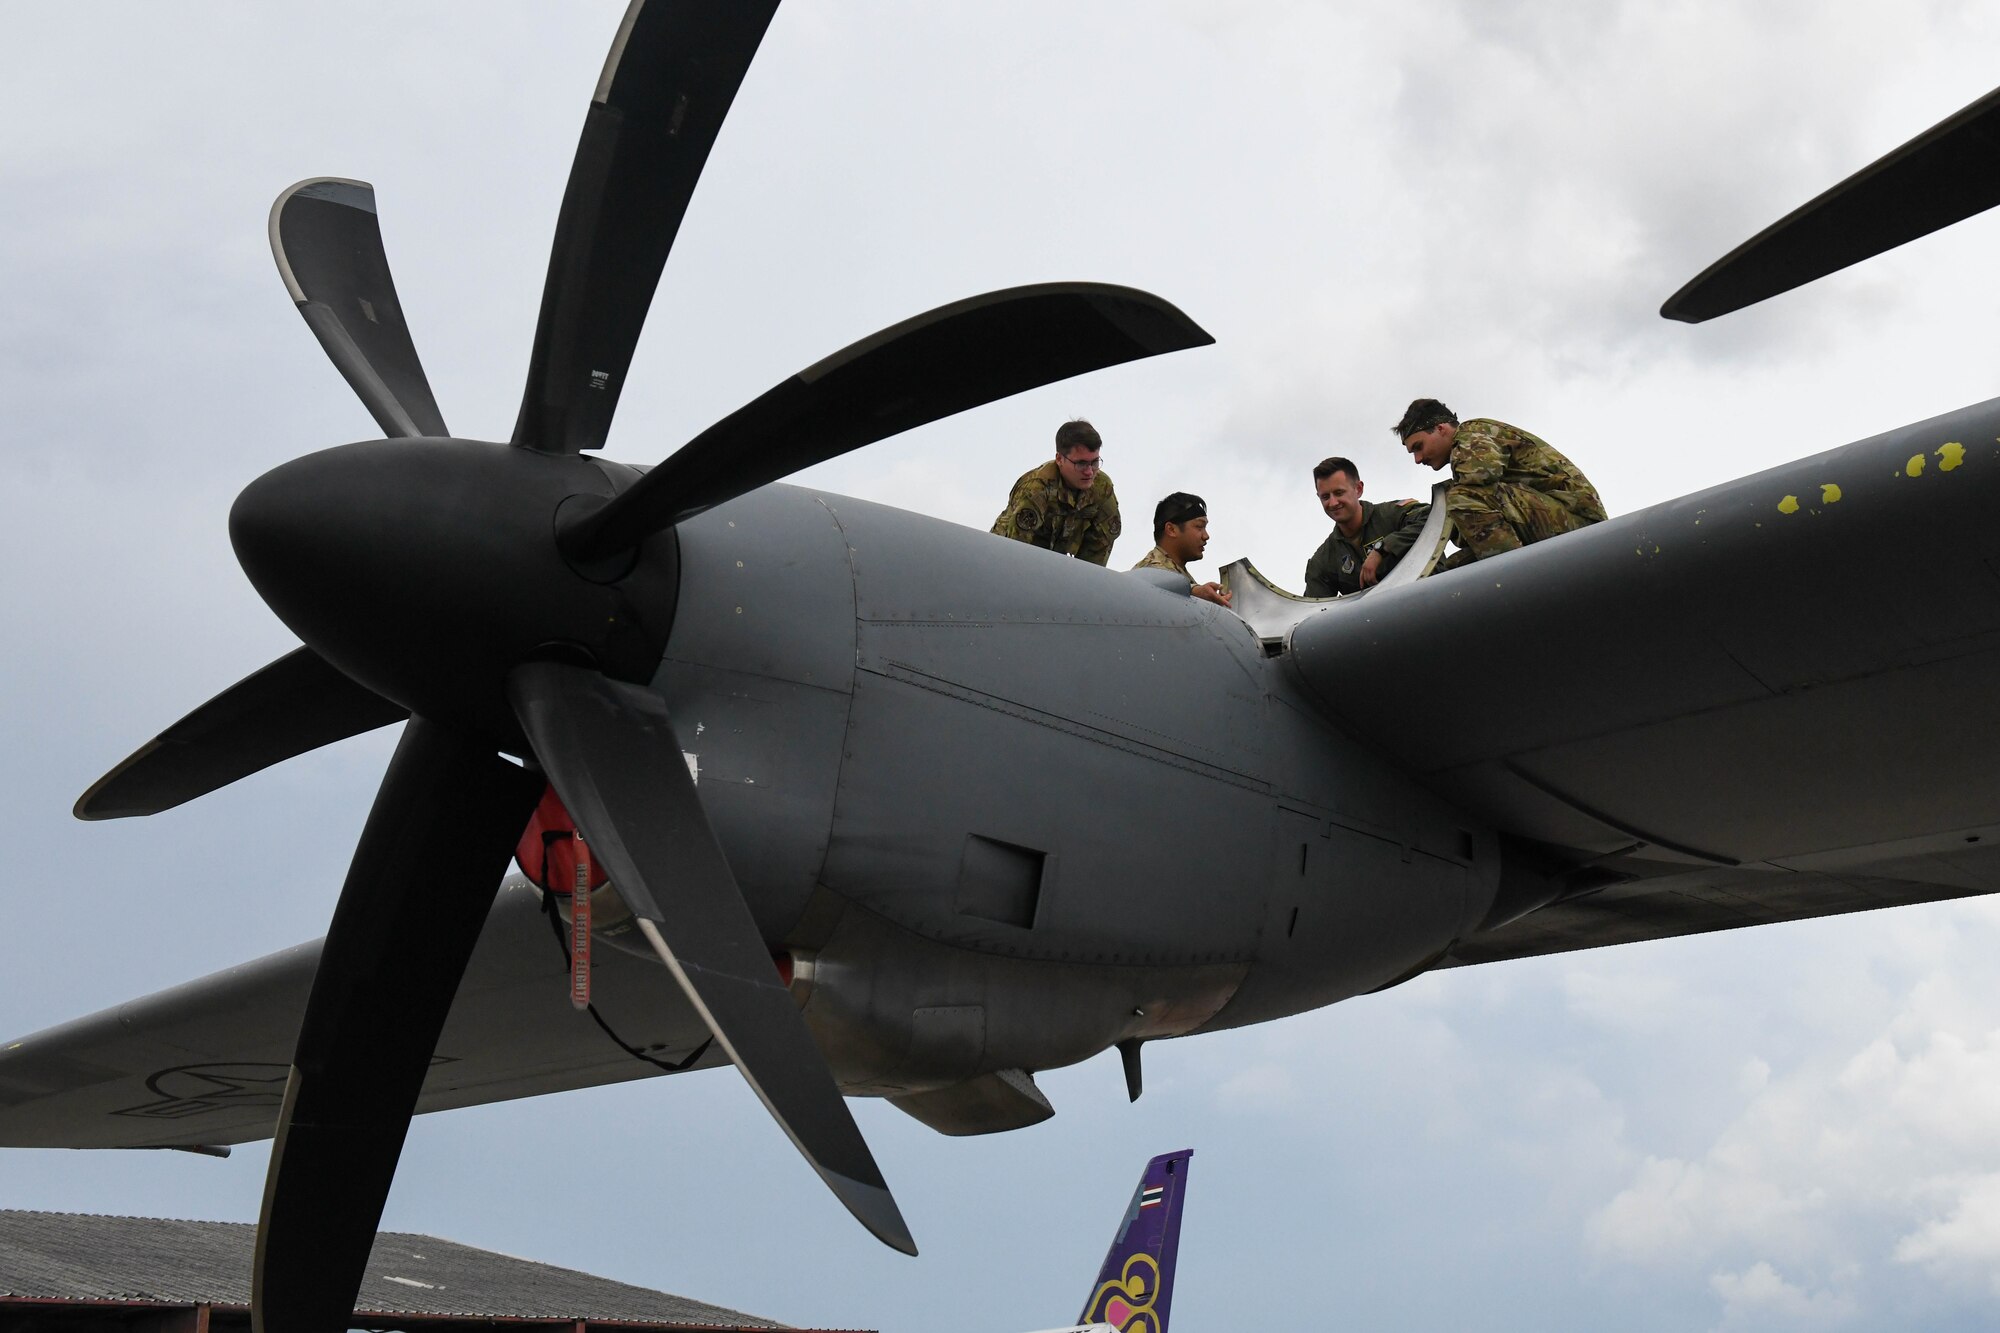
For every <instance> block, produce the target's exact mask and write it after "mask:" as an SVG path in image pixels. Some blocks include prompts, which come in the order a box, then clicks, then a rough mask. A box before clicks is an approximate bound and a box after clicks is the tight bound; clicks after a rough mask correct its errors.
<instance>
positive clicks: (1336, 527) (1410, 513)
mask: <svg viewBox="0 0 2000 1333" xmlns="http://www.w3.org/2000/svg"><path fill="white" fill-rule="evenodd" d="M1313 489H1314V490H1315V491H1317V492H1318V493H1319V505H1320V508H1321V509H1324V510H1325V511H1326V516H1327V517H1328V518H1330V519H1332V520H1333V531H1332V532H1330V533H1328V534H1327V538H1326V540H1325V541H1324V542H1321V543H1320V548H1319V549H1318V550H1317V551H1314V552H1313V554H1312V559H1310V560H1308V561H1306V596H1308V597H1339V596H1343V595H1345V594H1347V593H1353V592H1360V591H1361V590H1362V589H1363V588H1367V587H1372V586H1373V585H1374V583H1375V581H1376V580H1377V579H1379V578H1381V577H1382V576H1383V575H1384V574H1387V573H1388V572H1389V570H1390V569H1391V568H1392V567H1393V566H1394V565H1395V563H1396V562H1397V561H1398V560H1401V559H1402V558H1403V557H1404V556H1405V555H1407V554H1408V553H1409V550H1410V547H1411V546H1413V545H1415V544H1416V540H1417V537H1418V535H1419V534H1420V533H1422V532H1423V530H1424V520H1425V519H1427V518H1429V517H1430V512H1431V507H1430V506H1429V505H1427V504H1422V503H1420V502H1418V501H1416V500H1391V501H1390V502H1389V503H1387V504H1379V505H1378V504H1374V503H1372V502H1370V501H1367V500H1364V499H1362V498H1361V489H1362V487H1361V470H1360V469H1359V468H1357V467H1355V466H1354V464H1353V462H1352V461H1350V460H1348V459H1345V458H1328V459H1325V460H1324V461H1322V462H1321V463H1320V464H1319V466H1318V467H1315V468H1314V469H1313Z"/></svg>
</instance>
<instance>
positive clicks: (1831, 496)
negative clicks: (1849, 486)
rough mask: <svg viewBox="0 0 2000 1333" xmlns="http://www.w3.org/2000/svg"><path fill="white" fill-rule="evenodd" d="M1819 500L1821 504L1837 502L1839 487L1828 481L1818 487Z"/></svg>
mask: <svg viewBox="0 0 2000 1333" xmlns="http://www.w3.org/2000/svg"><path fill="white" fill-rule="evenodd" d="M1819 502H1820V503H1821V504H1829V505H1830V504H1838V503H1839V502H1840V487H1838V486H1836V485H1834V484H1833V483H1832V482H1830V481H1829V482H1828V483H1827V484H1826V485H1824V486H1822V487H1820V488H1819Z"/></svg>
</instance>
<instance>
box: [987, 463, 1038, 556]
mask: <svg viewBox="0 0 2000 1333" xmlns="http://www.w3.org/2000/svg"><path fill="white" fill-rule="evenodd" d="M1042 519H1043V514H1042V507H1041V505H1040V503H1039V498H1038V497H1037V496H1036V494H1035V488H1034V487H1033V486H1031V485H1030V484H1029V482H1028V478H1027V477H1023V478H1021V480H1019V481H1017V482H1015V483H1014V489H1013V490H1012V491H1011V492H1009V493H1008V496H1007V507H1006V508H1005V509H1002V510H1001V511H1000V517H998V518H996V519H994V520H993V535H994V536H996V537H1007V538H1010V539H1012V540H1014V541H1017V542H1031V543H1032V542H1033V541H1034V540H1035V538H1036V537H1037V536H1038V535H1040V533H1041V530H1042Z"/></svg>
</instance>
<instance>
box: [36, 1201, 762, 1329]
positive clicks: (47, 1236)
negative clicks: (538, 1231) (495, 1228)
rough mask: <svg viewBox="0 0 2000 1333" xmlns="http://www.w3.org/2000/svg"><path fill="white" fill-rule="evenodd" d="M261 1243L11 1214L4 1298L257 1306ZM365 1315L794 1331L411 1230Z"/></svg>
mask: <svg viewBox="0 0 2000 1333" xmlns="http://www.w3.org/2000/svg"><path fill="white" fill-rule="evenodd" d="M256 1236H257V1228H256V1227H255V1226H253V1225H251V1224H250V1223H247V1222H196V1221H186V1220H180V1219H174V1218H155V1217H107V1216H100V1215H96V1214H89V1213H42V1212H28V1211H23V1210H16V1209H0V1296H10V1297H15V1298H18V1299H30V1300H37V1299H38V1300H79V1301H82V1300H88V1301H102V1300H133V1301H149V1302H159V1303H162V1304H168V1305H238V1306H247V1305H248V1304H249V1303H250V1260H251V1254H252V1251H253V1249H254V1246H255V1242H256ZM356 1308H357V1309H359V1310H362V1311H367V1312H371V1313H381V1314H434V1315H475V1316H481V1315H485V1316H499V1317H514V1318H523V1317H526V1318H549V1319H603V1320H623V1321H629V1322H652V1323H660V1324H666V1325H676V1324H677V1325H683V1326H687V1325H693V1326H701V1325H708V1326H711V1327H712V1326H715V1325H722V1326H725V1327H731V1328H735V1327H741V1328H783V1327H785V1326H784V1325H782V1324H778V1323H776V1322H774V1321H772V1320H769V1319H761V1318H759V1317H757V1316H756V1315H749V1314H744V1313H742V1312H741V1311H739V1310H730V1309H726V1308H724V1307H722V1306H719V1305H709V1304H707V1303H706V1302H703V1301H695V1300H689V1299H688V1298H687V1297H685V1296H676V1295H673V1294H672V1293H670V1292H664V1291H654V1290H652V1289H651V1288H648V1287H635V1286H632V1285H630V1284H628V1283H624V1282H614V1281H612V1280H611V1279H609V1278H602V1277H595V1276H593V1275H591V1274H589V1273H580V1272H578V1271H576V1270H575V1269H572V1268H558V1267H556V1266H555V1265H553V1264H543V1263H536V1262H535V1261H533V1260H531V1259H516V1258H513V1257H511V1256H509V1255H504V1254H495V1253H493V1252H492V1251H490V1250H479V1249H474V1248H473V1247H471V1246H469V1245H460V1244H458V1243H457V1242H456V1241H449V1240H440V1239H438V1238H437V1237H435V1236H420V1235H416V1234H413V1233H410V1232H400V1231H385V1232H383V1233H382V1234H380V1235H378V1236H377V1237H376V1238H375V1250H374V1253H373V1254H371V1255H370V1256H369V1259H368V1272H367V1276H366V1277H365V1278H364V1279H363V1280H362V1283H361V1294H360V1299H359V1300H358V1301H357V1302H356Z"/></svg>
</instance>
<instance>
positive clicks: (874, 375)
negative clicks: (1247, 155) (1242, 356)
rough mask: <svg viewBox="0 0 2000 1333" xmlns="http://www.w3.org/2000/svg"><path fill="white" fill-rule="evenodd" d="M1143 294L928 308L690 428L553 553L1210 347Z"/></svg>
mask: <svg viewBox="0 0 2000 1333" xmlns="http://www.w3.org/2000/svg"><path fill="white" fill-rule="evenodd" d="M1214 341H1215V339H1213V338H1211V337H1210V336H1209V335H1208V334H1207V332H1205V331H1204V330H1203V329H1202V328H1201V326H1199V325H1198V324H1196V323H1195V322H1194V321H1193V320H1191V319H1189V318H1188V317H1187V316H1186V315H1184V314H1182V313H1181V312H1180V311H1179V310H1177V309H1175V308H1174V307H1173V306H1171V305H1169V304H1167V303H1166V302H1165V301H1162V300H1161V299H1160V298H1159V297H1157V296H1153V295H1151V294H1150V293H1147V292H1142V291H1135V290H1134V289H1132V288H1130V287H1111V286H1106V285H1104V284H1102V283H1093V282H1053V283H1042V284H1038V285H1036V286H1031V287H1010V288H1008V289H1006V290H1004V291H997V292H988V293H986V294H985V295H984V296H975V297H972V298H970V299H969V300H964V301H958V302H954V303H953V304H951V305H946V306H939V307H938V308H937V309H936V310H932V311H929V312H927V313H925V314H921V315H918V316H917V317H915V318H914V319H907V320H904V321H903V322H902V323H901V324H897V325H894V326H892V327H890V328H886V329H883V330H882V331H881V332H880V333H877V334H875V335H873V336H872V337H867V338H863V339H862V340H861V341H860V342H857V343H855V344H853V345H852V346H850V347H846V348H843V349H842V350H840V351H838V352H835V353H834V354H833V355H832V356H830V357H828V358H826V359H825V360H824V361H821V362H820V363H819V364H818V365H814V366H808V367H807V368H806V369H804V370H802V371H800V372H799V373H798V374H796V375H794V376H792V377H791V378H790V379H788V380H786V381H785V382H784V383H782V384H780V385H778V386H777V387H776V388H774V389H771V390H770V391H769V392H767V393H765V394H763V395H762V396H760V397H759V398H757V399H756V400H755V401H754V402H751V403H749V404H747V405H745V406H743V407H741V408H738V409H737V410H736V411H735V412H733V413H731V414H730V415H729V416H726V417H724V418H723V419H722V420H721V421H718V422H716V423H715V424H714V425H713V426H710V427H709V428H708V429H707V430H705V431H703V432H702V433H701V434H699V435H697V436H695V438H694V439H692V440H690V441H689V442H688V443H687V444H685V445H683V446H682V447H681V449H680V450H679V451H678V452H676V453H675V454H674V455H673V457H671V458H669V459H667V460H666V461H665V462H663V463H661V464H660V465H659V466H658V467H656V468H654V469H653V470H652V471H650V472H648V473H647V474H646V475H645V476H644V477H642V478H640V479H639V480H638V481H637V482H635V483H634V484H633V485H632V486H631V487H630V488H629V489H627V490H626V491H624V492H623V493H622V494H620V495H619V496H618V497H617V498H616V499H614V500H612V501H610V502H609V503H608V504H606V505H604V506H603V507H601V508H599V509H597V510H596V511H594V512H590V511H583V512H582V513H581V516H580V517H579V518H578V519H577V520H576V521H575V522H574V523H573V525H570V526H566V527H565V529H564V531H563V534H562V537H563V546H564V549H565V550H567V551H569V552H570V554H571V555H572V556H575V557H580V558H586V559H588V558H596V557H601V556H605V555H609V554H611V553H613V552H615V551H621V550H625V549H628V548H630V547H631V546H634V545H636V544H637V543H638V542H639V540H640V539H641V538H643V537H645V536H646V535H647V534H649V533H652V532H656V531H658V530H659V529H661V528H664V527H668V526H670V525H672V524H674V523H678V522H680V521H681V520H682V519H685V518H689V517H691V516H693V515H695V514H698V513H700V512H701V511H702V510H704V509H708V508H711V507H713V506H715V505H718V504H721V503H722V502H724V501H725V500H731V499H734V498H735V497H736V496H739V495H742V494H743V493H745V492H746V491H751V490H754V489H756V488H757V487H759V486H762V485H764V484H765V483H767V482H772V481H776V480H778V479H779V478H780V477H785V476H789V475H790V474H791V473H793V472H797V471H799V470H800V469H802V468H806V467H810V466H812V465H813V464H814V463H823V462H825V461H826V460H827V459H829V458H838V457H840V455H842V454H844V453H848V452H850V451H851V450H854V449H859V448H860V447H861V446H863V445H865V444H872V443H874V442H875V441H877V440H881V439H886V438H888V437H889V436H891V435H895V434H898V433H900V432H902V431H906V430H910V429H913V428H914V427H917V426H921V425H924V424H925V423H926V422H931V421H936V420H938V419H939V418H940V417H948V416H950V415H952V414H953V413H955V412H963V411H965V410H966V409H967V408H971V407H978V406H979V405H980V404H982V403H990V402H993V401H994V400H995V399H999V398H1006V397H1008V396H1010V395H1012V394H1017V393H1021V392H1023V391H1025V390H1028V389H1033V388H1037V387H1039V386H1041V385H1044V384H1053V383H1055V382H1056V381H1057V380H1064V379H1068V378H1069V377H1071V376H1072V375H1081V374H1083V373H1084V372H1085V371H1090V370H1101V369H1103V368H1104V367H1106V366H1115V365H1118V364H1120V363H1122V362H1126V361H1136V360H1138V359H1139V358H1141V357H1148V356H1158V355H1159V354H1160V353H1162V352H1177V351H1180V350H1182V349H1183V348H1188V347H1200V346H1204V345H1206V344H1208V343H1212V342H1214Z"/></svg>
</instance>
